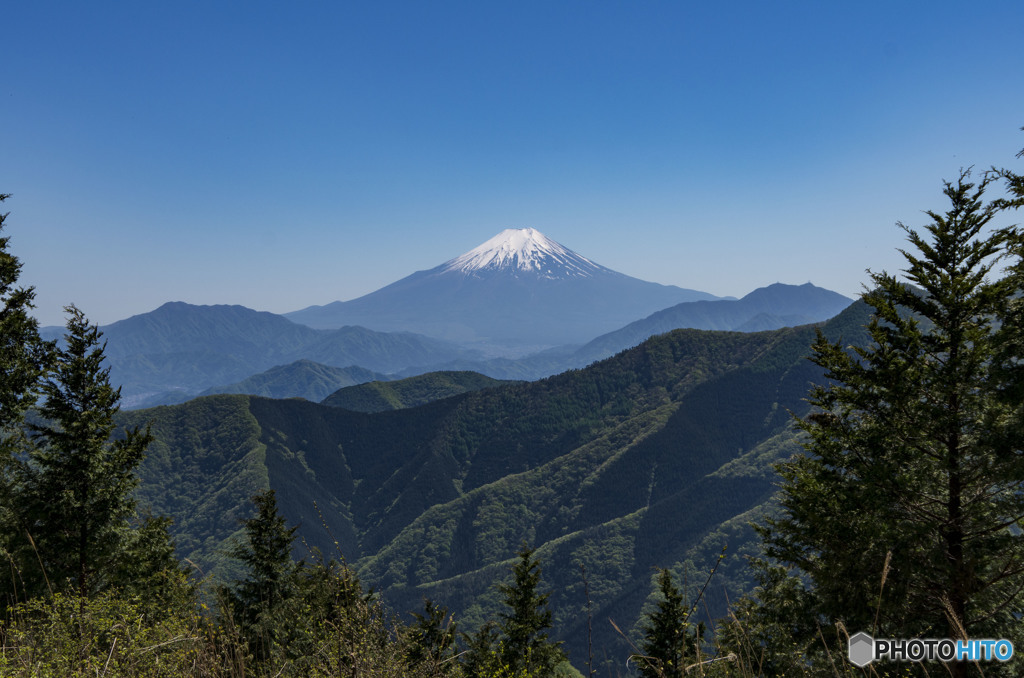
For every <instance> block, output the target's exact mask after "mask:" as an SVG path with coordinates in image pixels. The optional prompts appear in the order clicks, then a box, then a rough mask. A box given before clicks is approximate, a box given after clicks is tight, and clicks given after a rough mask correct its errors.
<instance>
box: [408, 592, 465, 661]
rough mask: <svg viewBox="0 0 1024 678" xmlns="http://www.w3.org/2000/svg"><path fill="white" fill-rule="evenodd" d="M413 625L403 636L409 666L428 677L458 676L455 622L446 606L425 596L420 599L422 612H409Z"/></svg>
mask: <svg viewBox="0 0 1024 678" xmlns="http://www.w3.org/2000/svg"><path fill="white" fill-rule="evenodd" d="M413 618H414V619H415V624H414V625H413V627H412V628H411V629H410V630H409V633H408V634H407V636H406V642H407V644H408V649H407V651H406V661H407V662H408V663H409V665H410V666H411V667H414V668H423V669H424V670H426V671H427V673H429V675H431V676H436V677H437V678H447V677H449V676H455V675H458V674H459V673H460V672H461V666H460V664H459V662H458V661H456V660H457V658H458V647H457V646H456V640H457V638H458V629H457V626H458V625H457V624H456V623H455V621H454V620H453V618H452V616H451V615H450V614H449V613H448V610H447V609H446V608H443V607H440V606H438V605H435V604H434V602H433V601H431V600H430V599H429V598H428V599H424V601H423V614H418V613H415V612H414V613H413Z"/></svg>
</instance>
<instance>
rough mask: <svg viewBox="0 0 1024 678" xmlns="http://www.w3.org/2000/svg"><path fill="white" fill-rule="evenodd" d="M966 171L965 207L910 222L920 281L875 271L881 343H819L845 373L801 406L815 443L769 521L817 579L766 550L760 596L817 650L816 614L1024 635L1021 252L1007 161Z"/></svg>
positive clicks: (782, 551)
mask: <svg viewBox="0 0 1024 678" xmlns="http://www.w3.org/2000/svg"><path fill="white" fill-rule="evenodd" d="M968 177H969V175H968V174H966V173H965V174H964V175H962V176H961V177H960V179H959V181H958V182H956V183H947V184H946V186H945V195H946V196H947V197H948V198H949V200H950V207H949V209H948V211H946V212H945V213H943V214H939V213H936V212H928V213H927V214H928V216H929V217H930V218H931V223H929V224H928V225H927V226H925V227H924V233H923V234H922V233H919V232H918V231H915V230H912V229H909V228H906V227H903V228H904V230H905V231H906V233H907V237H908V240H909V242H910V243H911V245H912V248H913V249H912V250H910V251H907V252H903V254H904V257H905V259H906V261H907V269H906V275H907V279H908V280H909V281H910V283H912V284H913V285H914V287H911V286H909V285H907V284H905V283H903V282H901V281H899V280H897V279H896V278H895V277H894V276H891V275H888V274H885V273H881V274H874V275H873V276H872V280H873V282H874V284H875V286H876V287H875V289H874V290H872V291H870V292H868V293H867V294H865V295H864V300H865V301H866V302H867V303H868V304H869V305H870V306H871V307H872V308H873V309H874V311H875V316H874V319H873V320H872V322H871V324H870V325H869V331H870V334H871V339H872V341H871V343H870V344H869V345H860V346H854V347H852V349H848V348H847V347H846V346H845V345H844V344H843V343H833V342H831V341H829V340H827V339H826V338H824V337H819V339H818V341H817V342H816V344H815V346H814V350H815V353H814V357H813V360H814V362H815V363H816V364H818V365H820V366H821V367H822V368H824V369H825V370H826V373H827V376H828V378H829V379H831V380H832V383H831V384H829V385H827V386H818V387H815V388H814V389H813V390H812V392H811V397H810V400H811V402H812V404H813V405H814V406H815V407H816V411H815V412H814V413H812V414H811V415H809V416H807V417H805V418H804V419H802V420H801V421H800V426H801V428H802V429H803V430H804V431H805V433H806V434H807V436H808V441H807V445H806V446H807V451H808V452H809V454H808V455H806V456H800V457H797V458H795V459H794V460H793V461H791V462H789V463H786V464H783V465H782V466H781V468H780V472H781V473H782V476H783V479H784V484H783V494H782V499H781V504H782V506H783V508H784V509H785V513H784V514H783V515H782V517H780V518H778V519H777V520H773V521H769V522H768V526H767V527H766V528H765V529H764V530H763V535H764V538H765V544H766V549H767V553H768V555H769V556H771V557H773V558H775V559H777V560H778V561H779V562H781V563H783V564H785V565H788V566H792V567H794V568H796V570H797V572H798V573H800V574H801V575H802V578H801V579H791V578H787V577H784V576H783V575H782V573H781V571H780V570H779V569H778V568H775V567H772V566H765V568H764V570H763V574H762V586H761V589H760V592H759V605H754V606H752V607H751V608H750V609H749V610H747V611H748V612H750V613H751V614H753V615H754V616H755V617H757V616H758V615H760V621H759V622H758V623H757V624H755V626H759V627H762V631H761V632H762V633H763V629H765V628H771V629H775V630H776V631H778V630H779V629H781V628H782V627H783V626H785V627H787V628H786V630H785V633H781V632H780V633H779V634H778V636H777V637H779V638H790V639H791V640H792V642H795V643H796V646H797V647H799V648H802V649H803V651H805V652H811V650H810V649H809V648H810V647H811V645H812V642H813V640H812V639H813V636H814V635H820V633H819V632H818V631H817V623H816V622H820V623H821V624H822V625H823V626H824V627H825V628H826V629H831V628H834V627H833V624H834V623H835V622H839V621H841V622H842V623H843V624H844V625H845V628H847V629H849V631H850V633H853V632H856V631H858V630H865V631H867V632H869V633H872V632H873V633H874V634H875V635H876V636H877V635H878V634H882V635H885V636H889V637H948V638H957V637H962V636H963V635H964V633H966V635H967V636H968V637H975V638H977V637H989V636H994V637H1008V636H1010V637H1017V630H1016V629H1017V626H1018V625H1017V624H1016V623H1015V622H1014V621H1013V615H1014V614H1019V612H1020V610H1021V609H1022V607H1024V597H1022V586H1024V543H1022V541H1021V539H1020V536H1019V531H1018V530H1017V527H1016V526H1017V525H1018V524H1019V521H1020V520H1022V519H1024V493H1022V492H1021V490H1022V488H1024V461H1022V460H1021V457H1020V450H1021V448H1022V444H1024V439H1022V437H1021V431H1022V430H1024V429H1022V428H1021V427H1020V425H1019V419H1018V418H1017V416H1016V414H1015V412H1019V408H1020V404H1019V402H1016V403H1014V402H1010V401H1008V400H1007V399H1006V398H1005V397H1004V396H1005V394H1006V393H1007V392H1008V391H1010V390H1013V389H1014V388H1016V385H1015V384H1014V383H1013V382H1012V375H1013V374H1014V372H1015V368H1016V363H1017V357H1018V356H1006V355H1005V354H1001V353H1000V347H1001V346H1003V345H1004V343H1005V342H1006V341H1010V340H1015V339H1014V338H1011V337H1009V336H1008V335H1010V334H1011V333H1016V332H1018V331H1019V329H1018V328H1016V327H1014V323H1013V322H1003V323H1001V322H1000V321H1001V320H1003V319H1007V318H1010V317H1011V315H1010V311H1011V310H1012V309H1013V308H1014V306H1015V304H1016V303H1017V302H1015V301H1014V296H1015V295H1016V294H1018V293H1019V291H1020V290H1021V289H1022V285H1021V282H1022V280H1021V279H1019V278H1015V277H1013V276H1012V275H1011V276H1004V277H1002V278H997V279H994V280H993V279H992V274H993V272H994V271H995V268H994V267H995V266H996V265H997V263H998V262H999V261H1000V260H1002V259H1003V258H1005V257H1007V256H1017V255H1018V254H1019V250H1017V249H1015V248H1017V247H1019V242H1020V241H1019V237H1020V236H1019V235H1018V234H1017V233H1015V232H1013V231H1006V230H989V229H988V226H989V223H990V221H991V220H992V219H993V217H994V216H995V215H996V213H997V210H998V206H997V205H995V204H993V203H986V202H985V201H984V197H983V196H984V192H985V189H986V188H987V186H988V184H989V183H990V181H991V177H986V178H984V179H982V180H981V181H980V182H979V183H977V184H974V183H971V182H969V181H968ZM1018 266H1019V264H1018ZM1004 361H1009V362H1008V363H1007V362H1004ZM1004 368H1008V369H1004ZM783 609H784V610H786V613H785V615H781V616H780V614H779V613H778V612H776V611H775V610H783ZM786 617H788V619H787V618H786ZM832 633H833V632H827V634H826V635H830V634H832ZM832 637H834V635H833V636H832ZM810 656H811V657H814V656H815V655H813V654H811V655H810ZM818 656H819V657H820V651H819V654H818ZM773 661H774V660H773Z"/></svg>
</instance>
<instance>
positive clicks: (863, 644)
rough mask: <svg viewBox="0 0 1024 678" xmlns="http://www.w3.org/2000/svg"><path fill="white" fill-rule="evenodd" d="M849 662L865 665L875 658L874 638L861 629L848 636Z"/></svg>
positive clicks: (855, 664)
mask: <svg viewBox="0 0 1024 678" xmlns="http://www.w3.org/2000/svg"><path fill="white" fill-rule="evenodd" d="M849 656H850V663H851V664H853V665H854V666H858V667H861V668H863V667H865V666H867V665H868V664H870V663H871V661H872V660H873V659H874V658H875V639H874V638H872V637H871V636H869V635H868V634H866V633H864V632H863V631H861V632H859V633H855V634H854V635H852V636H850V654H849Z"/></svg>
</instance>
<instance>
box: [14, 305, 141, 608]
mask: <svg viewBox="0 0 1024 678" xmlns="http://www.w3.org/2000/svg"><path fill="white" fill-rule="evenodd" d="M67 311H68V313H69V314H70V315H69V318H68V324H67V331H68V333H67V335H66V337H65V346H64V347H62V348H59V349H57V351H56V355H55V361H54V366H53V371H52V372H50V373H49V374H48V375H47V376H46V378H45V379H44V381H43V386H42V394H43V396H44V398H45V400H44V401H43V403H42V405H41V406H40V408H39V411H40V415H41V417H42V420H43V421H42V423H41V424H37V425H33V426H32V429H33V431H34V433H35V436H34V440H33V443H34V445H33V447H32V448H31V449H30V450H29V454H28V459H27V461H24V462H23V463H21V464H20V469H19V476H20V477H19V487H18V493H17V497H16V500H15V502H14V503H15V505H16V506H17V507H18V508H17V510H18V513H19V520H20V531H22V532H23V533H27V534H28V535H29V536H30V537H31V539H32V542H31V544H29V545H23V546H22V552H23V557H22V566H23V570H22V572H23V573H24V576H25V577H26V581H27V582H28V585H29V587H30V590H31V588H32V587H33V586H34V589H35V591H37V592H38V591H42V590H43V589H42V585H41V582H40V579H42V578H43V577H45V578H46V579H48V581H47V584H46V586H47V587H54V588H55V589H59V590H63V589H64V588H65V587H66V586H68V585H73V586H74V587H75V588H76V589H77V591H78V593H79V595H80V596H85V595H88V594H91V593H94V592H97V591H101V590H103V589H104V588H105V587H107V586H109V585H110V584H111V583H113V582H112V581H111V574H112V573H113V572H114V571H115V570H116V567H117V563H118V562H119V561H120V560H121V559H122V558H123V557H125V554H126V546H127V542H128V540H129V532H130V530H129V527H130V521H131V520H132V519H133V518H134V516H135V500H134V498H133V496H132V491H133V490H134V489H135V486H136V485H137V483H138V479H137V478H136V476H135V469H136V467H137V466H138V465H139V463H140V462H141V460H142V457H143V455H144V454H145V450H146V448H147V446H148V445H149V443H150V441H151V440H152V437H151V435H150V434H149V431H148V430H145V431H144V430H141V429H139V428H135V429H130V430H127V431H124V432H123V434H122V436H121V437H118V438H115V439H112V435H113V433H114V429H115V422H114V415H115V414H116V413H117V411H118V401H119V398H120V392H119V389H115V388H113V387H112V386H111V385H110V380H109V370H108V369H106V368H104V367H103V345H102V344H101V343H100V332H99V330H98V329H97V328H96V326H94V325H90V324H89V322H88V321H87V320H86V318H85V316H84V314H83V313H82V312H81V311H80V310H78V309H77V308H75V307H74V306H69V307H67ZM29 548H31V549H32V550H33V551H35V554H34V555H33V554H29V553H27V551H28V550H29ZM36 562H38V564H39V565H40V566H41V568H42V572H37V573H36V574H35V575H34V576H33V575H31V574H29V570H30V569H31V566H33V565H35V564H36ZM32 582H34V584H33V583H32Z"/></svg>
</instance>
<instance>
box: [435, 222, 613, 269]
mask: <svg viewBox="0 0 1024 678" xmlns="http://www.w3.org/2000/svg"><path fill="white" fill-rule="evenodd" d="M603 268H604V267H603V266H599V265H597V264H595V263H594V262H592V261H590V260H589V259H587V258H585V257H581V256H580V255H578V254H576V253H575V252H573V251H572V250H570V249H569V248H567V247H564V246H563V245H560V244H558V243H557V242H555V241H554V240H551V239H550V238H548V237H547V236H545V235H544V234H543V233H541V232H540V231H538V230H537V229H534V228H508V229H505V230H504V231H502V232H501V233H499V234H498V235H496V236H494V237H493V238H491V239H490V240H488V241H487V242H485V243H484V244H482V245H480V246H479V247H476V248H474V249H471V250H470V251H468V252H466V253H465V254H463V255H461V256H459V257H456V258H454V259H452V260H451V261H449V262H447V263H445V264H444V265H443V272H445V273H447V272H449V271H458V272H461V273H473V272H474V271H481V270H485V269H515V270H520V271H536V272H537V273H538V274H540V275H541V276H542V277H545V278H564V277H574V278H575V277H590V276H592V275H594V273H595V272H597V271H600V270H602V269H603Z"/></svg>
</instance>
